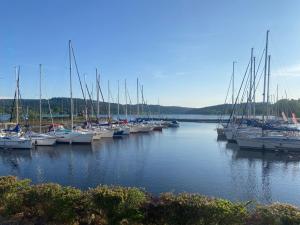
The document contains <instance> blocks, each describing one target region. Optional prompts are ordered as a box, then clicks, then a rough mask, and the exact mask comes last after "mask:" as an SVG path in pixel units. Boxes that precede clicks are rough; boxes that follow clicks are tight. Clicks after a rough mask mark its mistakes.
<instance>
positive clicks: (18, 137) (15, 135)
mask: <svg viewBox="0 0 300 225" xmlns="http://www.w3.org/2000/svg"><path fill="white" fill-rule="evenodd" d="M19 78H20V67H16V84H17V85H16V93H15V94H16V95H15V96H16V123H17V124H16V126H15V128H14V129H6V130H3V132H2V133H1V135H0V148H4V149H31V148H32V143H31V139H30V138H28V137H24V136H23V134H22V133H21V129H20V126H19V96H20V94H19V80H20V79H19Z"/></svg>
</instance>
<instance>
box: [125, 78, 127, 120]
mask: <svg viewBox="0 0 300 225" xmlns="http://www.w3.org/2000/svg"><path fill="white" fill-rule="evenodd" d="M125 117H126V120H127V84H126V79H125Z"/></svg>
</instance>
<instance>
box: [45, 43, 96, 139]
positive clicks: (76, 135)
mask: <svg viewBox="0 0 300 225" xmlns="http://www.w3.org/2000/svg"><path fill="white" fill-rule="evenodd" d="M72 55H73V58H74V51H73V48H72V43H71V40H69V72H70V73H69V76H70V114H71V129H70V130H69V129H65V128H64V127H63V126H59V127H58V129H55V126H53V128H52V130H50V132H49V133H48V134H49V135H51V136H54V137H56V141H57V142H58V143H70V144H73V143H74V144H75V143H80V144H91V143H92V140H93V136H94V133H93V132H91V131H80V130H74V118H73V108H74V106H73V93H72ZM74 60H75V58H74ZM75 65H76V69H77V72H78V68H77V63H76V64H75ZM78 75H79V74H78ZM83 94H84V93H83ZM84 98H85V96H84Z"/></svg>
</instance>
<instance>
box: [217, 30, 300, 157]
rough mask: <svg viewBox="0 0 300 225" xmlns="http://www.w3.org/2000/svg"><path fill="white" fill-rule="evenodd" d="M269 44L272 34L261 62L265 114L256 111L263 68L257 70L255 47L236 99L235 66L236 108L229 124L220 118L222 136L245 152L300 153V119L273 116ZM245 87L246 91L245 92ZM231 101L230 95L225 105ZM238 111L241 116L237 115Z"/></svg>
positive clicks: (218, 128)
mask: <svg viewBox="0 0 300 225" xmlns="http://www.w3.org/2000/svg"><path fill="white" fill-rule="evenodd" d="M268 41H269V31H267V33H266V45H265V48H264V51H263V54H262V57H261V59H262V58H264V67H263V70H262V74H263V75H264V77H263V101H262V105H263V113H262V115H261V116H257V115H256V109H255V106H256V104H255V100H256V99H255V92H256V90H257V87H258V84H257V83H256V81H257V78H258V77H257V75H258V69H259V68H256V61H255V57H254V56H253V48H252V49H251V58H250V61H249V64H248V66H247V69H246V72H245V74H244V77H243V79H242V84H241V86H240V88H239V91H238V93H237V96H234V94H235V93H234V86H233V85H234V66H233V74H232V77H231V81H230V86H231V87H232V90H233V91H232V109H230V111H231V112H230V116H229V118H228V120H227V122H224V121H225V120H224V116H221V117H220V121H222V122H220V124H219V125H218V127H217V133H218V137H224V138H226V139H227V141H229V142H236V143H237V144H238V146H239V147H240V148H243V149H249V150H251V149H259V150H272V151H300V127H299V126H298V123H297V119H296V116H295V115H294V114H293V119H292V121H291V122H289V121H288V119H287V118H286V115H285V114H284V113H283V112H282V115H283V118H280V117H278V116H272V115H271V113H270V107H271V103H270V77H271V76H270V75H271V55H269V52H268V50H269V49H268V47H269V46H268ZM260 61H261V60H260ZM259 65H260V63H259ZM259 65H258V67H259ZM243 88H244V91H242V89H243ZM228 90H229V88H228ZM277 92H278V88H277ZM227 93H228V92H227ZM277 96H278V94H277ZM227 98H228V94H227V96H226V99H225V103H226V101H227ZM238 108H239V109H238ZM238 111H239V115H237V114H238Z"/></svg>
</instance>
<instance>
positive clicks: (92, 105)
mask: <svg viewBox="0 0 300 225" xmlns="http://www.w3.org/2000/svg"><path fill="white" fill-rule="evenodd" d="M84 83H85V88H86V90H87V93H88V96H89V100H90V104H91V110H92V112H93V113H94V114H95V115H96V114H97V113H96V111H95V107H94V104H93V100H92V96H91V93H90V90H89V87H88V86H87V83H86V82H84ZM96 119H97V122H98V117H97V116H96Z"/></svg>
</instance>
